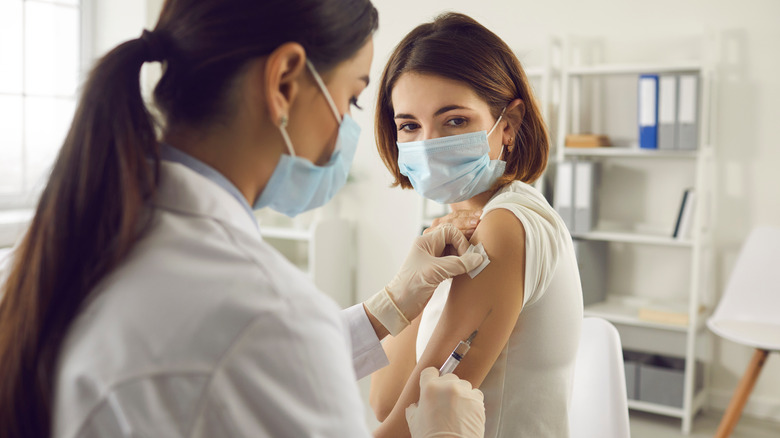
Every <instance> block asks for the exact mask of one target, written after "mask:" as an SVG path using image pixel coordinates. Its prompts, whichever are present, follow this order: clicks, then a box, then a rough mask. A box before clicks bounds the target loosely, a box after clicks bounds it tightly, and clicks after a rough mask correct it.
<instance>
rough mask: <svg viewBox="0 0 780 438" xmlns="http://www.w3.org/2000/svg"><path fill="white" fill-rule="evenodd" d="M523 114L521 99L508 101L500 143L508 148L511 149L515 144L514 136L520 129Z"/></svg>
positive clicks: (523, 106)
mask: <svg viewBox="0 0 780 438" xmlns="http://www.w3.org/2000/svg"><path fill="white" fill-rule="evenodd" d="M524 116H525V103H524V102H523V100H522V99H515V100H513V101H511V102H509V105H507V106H506V111H504V119H505V120H506V125H504V131H503V138H502V139H501V141H502V142H503V143H502V144H505V145H509V146H508V149H509V150H511V149H512V147H513V146H514V144H515V138H516V137H517V133H518V132H519V131H520V126H521V125H522V124H523V117H524Z"/></svg>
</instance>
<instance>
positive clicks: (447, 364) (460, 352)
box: [439, 330, 477, 376]
mask: <svg viewBox="0 0 780 438" xmlns="http://www.w3.org/2000/svg"><path fill="white" fill-rule="evenodd" d="M474 336H477V330H474V333H472V334H471V336H469V338H468V339H466V340H465V341H460V342H459V343H458V346H457V347H455V349H454V350H452V353H450V357H448V358H447V360H446V361H444V365H442V366H441V368H439V375H440V376H443V375H445V374H447V373H451V372H453V371H455V367H457V366H458V364H460V361H461V359H463V357H464V356H465V355H466V353H468V351H469V349H470V348H471V341H473V340H474Z"/></svg>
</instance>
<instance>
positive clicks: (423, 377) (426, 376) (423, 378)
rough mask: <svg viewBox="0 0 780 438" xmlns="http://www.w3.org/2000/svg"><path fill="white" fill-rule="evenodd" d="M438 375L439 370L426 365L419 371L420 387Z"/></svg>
mask: <svg viewBox="0 0 780 438" xmlns="http://www.w3.org/2000/svg"><path fill="white" fill-rule="evenodd" d="M435 377H439V370H437V369H436V368H434V367H428V368H426V369H424V370H422V372H421V373H420V387H423V386H426V385H427V384H428V382H430V381H431V379H433V378H435Z"/></svg>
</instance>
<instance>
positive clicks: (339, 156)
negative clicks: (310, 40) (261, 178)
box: [254, 60, 360, 217]
mask: <svg viewBox="0 0 780 438" xmlns="http://www.w3.org/2000/svg"><path fill="white" fill-rule="evenodd" d="M306 66H307V67H308V68H309V70H310V71H311V74H312V75H313V76H314V79H315V81H316V82H317V85H318V86H319V87H320V90H322V93H323V94H324V95H325V100H327V101H328V105H329V106H330V108H331V110H332V111H333V115H334V116H336V120H337V121H338V122H339V133H338V137H337V138H336V146H335V148H334V150H333V154H332V155H331V156H330V160H329V161H328V163H327V164H325V165H324V166H317V165H316V164H314V163H312V162H311V161H309V160H307V159H305V158H301V157H298V156H296V155H295V150H294V149H293V146H292V141H290V136H289V135H288V134H287V129H286V127H287V121H286V120H282V123H281V124H280V126H279V130H280V131H281V132H282V137H283V138H284V142H285V144H286V145H287V150H288V152H289V155H287V154H282V156H281V158H280V159H279V163H277V165H276V168H275V169H274V173H273V174H272V175H271V179H270V180H268V184H266V186H265V189H264V190H263V193H262V194H261V195H260V196H259V197H258V198H257V200H256V201H255V204H254V209H255V210H257V209H260V208H263V207H270V208H272V209H274V210H276V211H278V212H279V213H283V214H286V215H287V216H290V217H293V216H296V215H298V214H300V213H303V212H304V211H307V210H311V209H314V208H317V207H322V206H323V205H325V204H326V203H327V202H328V201H330V200H331V199H332V198H333V196H334V195H335V194H336V192H338V191H339V189H341V187H343V186H344V183H346V182H347V175H348V174H349V168H350V166H351V165H352V160H353V159H354V158H355V150H356V149H357V143H358V137H360V126H359V125H358V124H357V122H355V120H354V119H352V117H350V116H349V114H344V116H343V117H342V116H340V115H339V110H338V108H336V103H335V102H334V101H333V98H332V97H331V95H330V93H329V92H328V89H327V87H325V83H324V82H323V81H322V78H321V77H320V75H319V74H318V73H317V70H315V69H314V66H313V65H312V64H311V62H309V61H308V60H307V61H306Z"/></svg>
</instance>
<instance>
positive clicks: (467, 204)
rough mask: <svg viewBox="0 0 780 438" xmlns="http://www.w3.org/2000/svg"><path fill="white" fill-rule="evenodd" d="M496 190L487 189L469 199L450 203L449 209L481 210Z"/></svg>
mask: <svg viewBox="0 0 780 438" xmlns="http://www.w3.org/2000/svg"><path fill="white" fill-rule="evenodd" d="M497 191H498V190H488V191H486V192H482V193H480V194H478V195H476V196H474V197H472V198H470V199H467V200H465V201H461V202H456V203H454V204H450V209H451V210H452V211H460V210H482V209H483V208H485V205H486V204H487V203H488V201H489V200H490V198H492V197H493V195H495V194H496V192H497Z"/></svg>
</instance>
